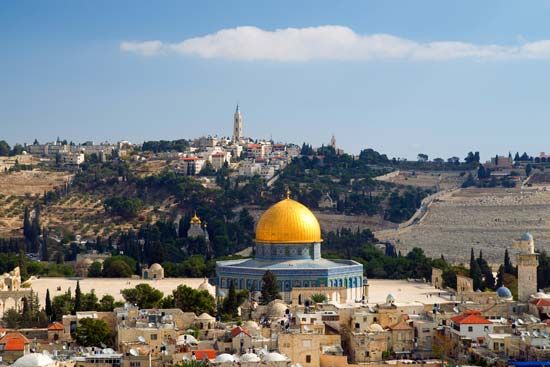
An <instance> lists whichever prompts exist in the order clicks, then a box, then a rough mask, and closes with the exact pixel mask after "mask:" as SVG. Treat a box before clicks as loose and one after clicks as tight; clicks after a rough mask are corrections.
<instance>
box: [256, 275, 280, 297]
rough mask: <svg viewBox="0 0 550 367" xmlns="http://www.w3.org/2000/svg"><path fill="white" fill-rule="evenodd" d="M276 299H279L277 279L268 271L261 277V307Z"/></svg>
mask: <svg viewBox="0 0 550 367" xmlns="http://www.w3.org/2000/svg"><path fill="white" fill-rule="evenodd" d="M276 299H281V295H280V294H279V285H278V284H277V277H276V276H275V274H273V273H272V272H271V271H270V270H268V271H266V272H265V274H264V276H263V277H262V295H261V296H260V303H261V304H262V305H267V304H268V303H269V302H271V301H273V300H276Z"/></svg>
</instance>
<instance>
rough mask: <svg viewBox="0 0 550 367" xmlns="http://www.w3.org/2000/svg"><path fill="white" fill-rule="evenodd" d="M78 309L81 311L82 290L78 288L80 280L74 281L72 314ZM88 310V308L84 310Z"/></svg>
mask: <svg viewBox="0 0 550 367" xmlns="http://www.w3.org/2000/svg"><path fill="white" fill-rule="evenodd" d="M78 311H82V291H81V290H80V281H79V280H77V281H76V290H75V291H74V309H73V315H76V313H77V312H78ZM86 311H88V310H86Z"/></svg>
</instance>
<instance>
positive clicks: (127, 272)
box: [102, 260, 134, 278]
mask: <svg viewBox="0 0 550 367" xmlns="http://www.w3.org/2000/svg"><path fill="white" fill-rule="evenodd" d="M102 274H103V276H104V277H105V278H129V277H131V276H132V275H133V274H134V271H133V270H132V268H131V267H130V266H129V265H128V264H127V263H126V262H125V261H123V260H114V261H110V262H108V263H107V261H105V263H103V271H102Z"/></svg>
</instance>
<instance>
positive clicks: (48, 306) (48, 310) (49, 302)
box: [45, 288, 53, 321]
mask: <svg viewBox="0 0 550 367" xmlns="http://www.w3.org/2000/svg"><path fill="white" fill-rule="evenodd" d="M45 303H46V309H45V311H46V315H48V319H49V320H50V321H51V320H52V316H53V310H52V300H51V299H50V289H49V288H48V289H46V302H45Z"/></svg>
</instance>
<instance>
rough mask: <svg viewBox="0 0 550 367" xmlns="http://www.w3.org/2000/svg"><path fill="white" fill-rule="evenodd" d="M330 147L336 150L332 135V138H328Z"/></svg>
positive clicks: (334, 139) (334, 138)
mask: <svg viewBox="0 0 550 367" xmlns="http://www.w3.org/2000/svg"><path fill="white" fill-rule="evenodd" d="M330 146H331V147H332V148H334V150H336V137H335V136H334V134H332V138H330Z"/></svg>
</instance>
